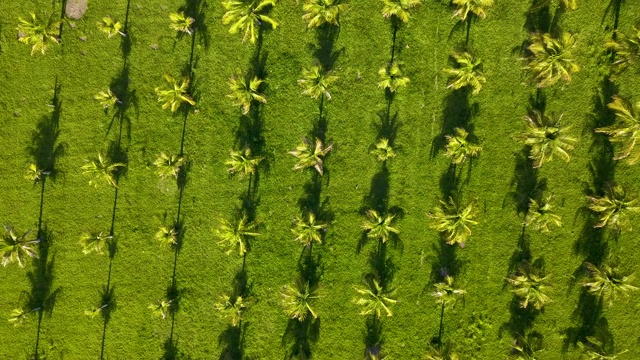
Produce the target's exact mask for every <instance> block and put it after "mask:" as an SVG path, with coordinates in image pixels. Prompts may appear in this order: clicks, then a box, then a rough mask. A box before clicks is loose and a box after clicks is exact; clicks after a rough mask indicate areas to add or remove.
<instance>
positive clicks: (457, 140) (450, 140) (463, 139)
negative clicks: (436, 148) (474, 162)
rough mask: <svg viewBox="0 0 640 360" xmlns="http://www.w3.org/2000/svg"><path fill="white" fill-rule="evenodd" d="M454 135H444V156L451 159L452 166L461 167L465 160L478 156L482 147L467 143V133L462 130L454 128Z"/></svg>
mask: <svg viewBox="0 0 640 360" xmlns="http://www.w3.org/2000/svg"><path fill="white" fill-rule="evenodd" d="M453 131H454V132H455V135H445V139H446V140H447V145H446V146H445V148H446V149H447V153H446V154H445V155H446V156H448V157H450V158H451V163H452V164H454V165H462V164H464V162H465V161H466V160H467V158H474V157H477V156H478V155H480V152H481V151H482V147H481V146H479V145H474V144H472V143H470V142H469V141H467V137H468V136H469V133H468V132H467V130H465V129H463V128H455V129H454V130H453Z"/></svg>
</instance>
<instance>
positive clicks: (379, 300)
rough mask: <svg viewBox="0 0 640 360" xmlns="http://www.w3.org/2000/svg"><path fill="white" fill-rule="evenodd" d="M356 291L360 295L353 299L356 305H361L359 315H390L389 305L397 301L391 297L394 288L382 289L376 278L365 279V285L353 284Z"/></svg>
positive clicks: (393, 295)
mask: <svg viewBox="0 0 640 360" xmlns="http://www.w3.org/2000/svg"><path fill="white" fill-rule="evenodd" d="M354 289H355V290H356V292H357V293H358V294H360V295H362V297H360V298H355V299H353V302H354V303H355V304H356V305H359V306H362V310H361V311H360V315H374V316H375V317H376V318H380V317H381V316H382V314H383V313H384V314H386V315H387V316H392V315H393V312H392V311H391V308H390V306H391V305H393V304H395V303H397V302H398V300H395V299H394V298H393V297H395V295H396V289H384V288H382V286H380V283H379V282H378V280H376V279H371V280H370V281H367V287H361V286H354Z"/></svg>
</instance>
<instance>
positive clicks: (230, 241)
mask: <svg viewBox="0 0 640 360" xmlns="http://www.w3.org/2000/svg"><path fill="white" fill-rule="evenodd" d="M257 227H258V225H257V224H256V223H253V222H249V221H248V220H247V216H246V215H242V216H239V217H236V219H235V220H234V222H233V223H231V222H229V221H227V220H226V219H221V220H220V226H219V227H218V229H217V230H216V235H217V236H218V237H219V238H220V241H218V245H220V246H221V247H223V248H225V253H226V254H227V255H229V254H231V253H232V252H234V251H238V255H240V256H244V255H245V254H246V253H247V251H248V238H250V237H256V236H260V234H259V233H257V232H255V231H254V230H255V229H256V228H257Z"/></svg>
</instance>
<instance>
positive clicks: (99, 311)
mask: <svg viewBox="0 0 640 360" xmlns="http://www.w3.org/2000/svg"><path fill="white" fill-rule="evenodd" d="M107 307H109V303H106V304H101V305H99V306H95V307H93V308H91V309H90V310H85V311H84V314H85V315H86V316H88V317H90V318H91V319H93V318H95V317H96V316H98V315H101V314H102V312H103V311H104V309H106V308H107Z"/></svg>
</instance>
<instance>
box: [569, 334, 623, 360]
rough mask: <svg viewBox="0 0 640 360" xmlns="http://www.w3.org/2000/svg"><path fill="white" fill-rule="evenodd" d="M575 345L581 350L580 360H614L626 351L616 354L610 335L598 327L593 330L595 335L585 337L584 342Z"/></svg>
mask: <svg viewBox="0 0 640 360" xmlns="http://www.w3.org/2000/svg"><path fill="white" fill-rule="evenodd" d="M577 345H578V347H579V348H580V349H581V350H582V354H581V357H580V359H589V360H615V359H617V358H618V355H620V354H623V353H625V352H627V351H628V350H623V351H621V352H619V353H617V354H616V353H615V351H614V347H613V345H614V344H613V341H611V334H610V333H609V332H608V331H607V330H606V328H604V327H600V326H598V327H596V328H595V334H593V335H591V336H587V337H586V339H585V340H580V341H578V343H577Z"/></svg>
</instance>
